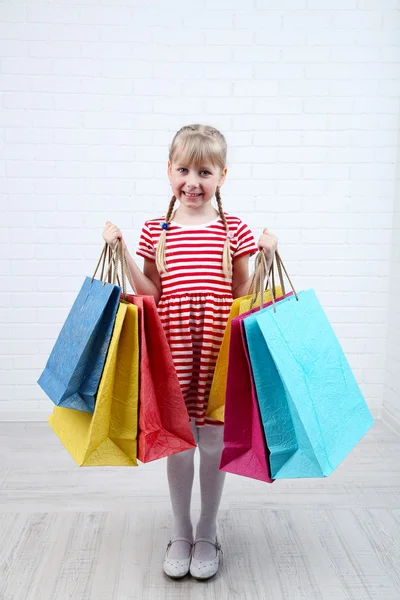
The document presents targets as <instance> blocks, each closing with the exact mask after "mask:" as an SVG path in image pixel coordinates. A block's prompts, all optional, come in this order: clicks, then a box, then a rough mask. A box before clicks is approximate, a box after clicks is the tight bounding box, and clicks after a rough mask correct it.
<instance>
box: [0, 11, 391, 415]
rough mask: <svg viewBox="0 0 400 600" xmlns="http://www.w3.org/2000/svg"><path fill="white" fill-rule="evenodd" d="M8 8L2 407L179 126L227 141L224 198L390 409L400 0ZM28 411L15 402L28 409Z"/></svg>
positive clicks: (1, 20) (11, 406)
mask: <svg viewBox="0 0 400 600" xmlns="http://www.w3.org/2000/svg"><path fill="white" fill-rule="evenodd" d="M146 5H147V3H145V2H143V1H141V0H103V1H101V0H96V1H95V0H72V1H71V0H68V1H67V0H58V2H57V4H56V3H54V2H51V1H50V0H48V2H44V1H42V0H36V1H35V2H33V0H32V1H28V0H26V1H25V2H23V1H19V0H10V1H3V2H2V3H1V5H0V40H1V43H0V50H1V55H2V59H1V63H0V89H1V113H0V132H1V141H2V143H1V146H0V152H1V158H2V161H1V163H0V164H1V166H0V189H1V194H2V196H1V197H2V208H3V210H2V221H1V238H0V240H1V259H0V277H1V286H2V292H3V293H2V294H0V321H1V325H0V328H1V335H0V355H1V362H2V372H1V385H0V413H1V412H3V414H5V412H6V411H10V410H11V411H14V412H16V414H18V415H22V416H23V415H32V414H35V413H36V414H39V413H40V411H41V410H42V413H43V412H48V411H49V409H50V403H49V401H48V400H47V399H46V397H45V396H44V394H43V393H42V392H41V390H40V389H39V387H38V386H37V385H36V383H35V382H36V379H37V377H38V375H39V374H40V372H41V369H42V368H43V366H44V364H45V362H46V359H47V356H48V353H49V351H50V349H51V347H52V345H53V343H54V341H55V338H56V336H57V334H58V332H59V330H60V327H61V325H62V323H63V320H64V319H65V316H66V315H67V312H68V310H69V307H70V306H71V303H72V302H73V300H74V297H75V295H76V293H77V291H78V289H79V286H80V285H81V282H82V279H83V277H84V276H85V275H86V274H90V273H91V272H92V270H93V267H94V264H95V261H96V258H97V256H98V254H99V251H100V249H101V243H102V240H101V231H102V227H103V225H104V222H105V221H106V220H107V219H108V220H111V221H114V222H116V223H117V224H118V225H119V226H120V227H121V228H122V230H123V231H124V233H125V236H126V238H127V240H128V242H129V245H130V247H131V248H132V249H134V248H135V246H136V243H137V240H138V236H139V231H140V228H141V225H142V223H143V221H144V220H145V219H146V218H149V217H152V216H155V215H158V214H161V213H162V212H163V210H164V209H165V206H166V204H167V202H168V198H169V194H170V188H169V185H168V179H167V176H166V161H167V151H168V144H169V143H170V141H171V139H172V136H173V134H174V133H175V131H176V130H177V129H178V128H179V127H180V126H182V125H183V124H185V123H190V122H206V123H210V124H213V125H215V126H217V127H219V128H220V129H221V130H222V131H223V132H224V133H225V134H226V137H227V140H228V143H229V176H228V180H227V182H226V184H225V186H224V188H223V199H224V203H225V208H226V210H228V211H231V212H235V213H237V214H238V215H239V216H241V217H243V218H244V219H245V220H246V221H247V222H248V223H249V225H250V226H251V227H252V228H253V230H254V233H255V235H256V236H258V235H259V234H260V231H261V228H262V225H264V226H267V227H269V228H270V229H271V230H272V231H274V232H275V233H277V235H278V236H279V239H280V247H281V253H282V255H283V257H284V258H285V261H286V263H287V266H288V268H289V270H290V273H291V274H292V275H293V279H294V282H295V283H296V285H297V287H298V288H302V287H314V288H315V289H316V290H317V293H318V295H319V297H320V299H321V301H322V303H323V305H324V307H325V308H326V311H327V313H328V315H329V317H330V319H331V320H332V323H333V326H334V328H335V331H336V332H337V334H338V336H339V338H340V340H341V342H342V344H343V347H344V349H345V350H346V352H347V355H348V358H349V361H350V363H351V365H352V367H353V368H354V370H355V373H356V376H357V379H358V381H359V383H360V385H361V387H362V390H363V391H364V393H365V395H366V397H367V399H368V402H369V404H370V406H371V408H373V409H374V410H377V409H379V407H380V406H381V405H382V399H383V389H384V380H385V377H384V364H385V353H386V343H385V340H386V328H387V313H386V307H387V304H388V289H389V277H388V275H389V256H390V242H391V228H392V217H393V205H394V180H395V162H396V148H397V139H396V132H397V129H398V121H399V109H398V97H399V95H400V78H399V44H400V42H399V40H400V37H399V33H400V32H399V28H400V27H399V10H398V9H399V6H400V5H399V2H398V1H395V0H379V1H378V0H346V1H344V0H340V1H338V0H335V1H334V0H324V1H323V2H320V1H317V0H283V1H282V2H279V3H274V2H271V1H267V0H253V1H252V2H248V3H246V7H244V4H243V2H242V1H240V2H239V1H238V0H230V1H229V2H228V1H226V2H225V0H197V1H194V0H192V1H191V2H183V0H169V1H168V2H167V3H165V2H163V1H161V0H153V1H152V2H151V3H150V6H149V7H147V6H146ZM19 411H20V412H19Z"/></svg>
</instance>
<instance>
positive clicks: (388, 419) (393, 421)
mask: <svg viewBox="0 0 400 600" xmlns="http://www.w3.org/2000/svg"><path fill="white" fill-rule="evenodd" d="M381 419H382V421H383V422H384V423H385V424H386V425H387V426H388V427H390V429H392V430H393V431H394V432H395V433H397V434H398V435H400V421H399V419H398V418H397V417H395V416H394V414H393V413H391V412H390V410H388V409H387V408H386V406H383V407H382V409H381Z"/></svg>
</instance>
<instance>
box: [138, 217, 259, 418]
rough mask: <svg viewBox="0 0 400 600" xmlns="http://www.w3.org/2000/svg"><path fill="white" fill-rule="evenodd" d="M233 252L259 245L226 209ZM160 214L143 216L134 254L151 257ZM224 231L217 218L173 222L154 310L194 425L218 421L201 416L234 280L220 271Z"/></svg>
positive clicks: (252, 250)
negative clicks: (182, 222) (158, 317)
mask: <svg viewBox="0 0 400 600" xmlns="http://www.w3.org/2000/svg"><path fill="white" fill-rule="evenodd" d="M225 217H226V220H227V223H228V225H229V230H230V232H231V234H233V238H232V239H231V256H232V261H233V265H234V261H235V258H237V257H239V256H243V255H244V254H254V253H255V252H256V251H257V246H256V245H255V242H254V237H253V234H252V233H251V231H250V229H249V228H248V226H247V225H246V224H245V223H243V221H241V220H240V219H239V218H238V217H235V216H232V215H229V214H227V213H225ZM163 220H164V218H160V219H152V220H150V221H146V223H145V224H144V226H143V229H142V233H141V236H140V242H139V248H138V250H137V254H138V255H139V256H142V257H143V258H147V259H149V260H153V261H154V260H155V250H156V248H157V244H158V240H159V237H160V234H161V226H160V223H161V222H162V221H163ZM225 240H226V230H225V227H224V224H223V222H222V220H221V218H220V217H218V218H216V219H214V220H213V221H211V222H210V223H204V224H201V225H180V224H178V223H176V222H174V221H172V222H171V224H170V227H169V229H168V233H167V242H166V252H165V258H166V264H167V268H168V273H163V274H161V276H160V277H161V284H162V294H161V297H160V301H159V303H158V313H159V315H160V319H161V322H162V324H163V326H164V329H165V333H166V336H167V340H168V343H169V346H170V348H171V353H172V358H173V361H174V365H175V368H176V371H177V374H178V378H179V383H180V385H181V389H182V393H183V396H184V399H185V403H186V407H187V410H188V413H189V416H190V417H192V418H194V419H195V421H196V425H197V427H203V426H204V425H222V423H220V422H219V421H216V420H214V419H210V418H209V417H206V416H205V412H206V409H207V402H208V396H209V393H210V388H211V382H212V378H213V374H214V368H215V363H216V360H217V356H218V352H219V349H220V345H221V342H222V337H223V335H224V330H225V327H226V323H227V320H228V317H229V312H230V308H231V304H232V299H233V298H232V280H228V279H226V277H225V275H224V273H223V271H222V252H223V248H224V243H225Z"/></svg>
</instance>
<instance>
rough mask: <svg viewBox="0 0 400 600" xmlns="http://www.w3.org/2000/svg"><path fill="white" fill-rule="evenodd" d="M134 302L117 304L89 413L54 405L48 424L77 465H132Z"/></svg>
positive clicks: (134, 449) (136, 345)
mask: <svg viewBox="0 0 400 600" xmlns="http://www.w3.org/2000/svg"><path fill="white" fill-rule="evenodd" d="M138 391H139V332H138V308H137V306H133V305H132V304H129V303H127V302H124V301H121V302H120V304H119V308H118V312H117V316H116V320H115V325H114V330H113V334H112V337H111V342H110V347H109V350H108V354H107V358H106V362H105V366H104V370H103V374H102V377H101V380H100V385H99V389H98V392H97V396H96V404H95V409H94V413H93V414H89V413H85V412H80V411H78V410H74V409H70V408H61V407H58V406H56V407H55V408H54V412H53V414H52V415H51V416H50V417H49V423H50V426H51V428H52V429H53V430H54V432H55V433H56V434H57V436H58V437H59V438H60V440H61V442H62V443H63V445H64V446H65V447H66V449H67V450H68V452H69V453H70V454H71V456H72V457H73V458H74V460H75V461H76V462H77V463H78V465H80V466H92V467H94V466H103V467H104V466H136V465H137V460H136V455H137V425H138Z"/></svg>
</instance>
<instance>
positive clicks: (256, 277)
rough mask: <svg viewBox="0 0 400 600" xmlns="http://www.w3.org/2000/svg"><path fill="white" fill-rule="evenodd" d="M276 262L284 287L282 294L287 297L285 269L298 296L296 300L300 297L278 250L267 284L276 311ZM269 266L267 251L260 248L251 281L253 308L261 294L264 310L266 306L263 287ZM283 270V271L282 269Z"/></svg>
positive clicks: (251, 305) (261, 303)
mask: <svg viewBox="0 0 400 600" xmlns="http://www.w3.org/2000/svg"><path fill="white" fill-rule="evenodd" d="M275 262H276V266H277V269H278V275H279V281H280V285H281V289H282V295H283V296H284V297H285V296H286V290H285V283H284V278H283V271H284V273H285V275H286V277H287V279H288V281H289V284H290V287H291V288H292V291H293V294H294V296H295V298H296V300H297V301H298V299H299V297H298V295H297V293H296V290H295V289H294V286H293V283H292V280H291V279H290V277H289V274H288V272H287V270H286V267H285V265H284V264H283V261H282V258H281V256H280V254H279V252H278V251H277V250H276V251H275V254H274V257H273V260H272V263H271V266H270V269H269V272H268V277H267V282H266V284H265V291H267V290H268V289H269V288H270V287H271V299H272V305H273V307H274V312H276V286H275V266H274V265H275ZM267 268H268V263H267V259H266V257H265V253H264V251H263V250H260V251H259V252H258V254H257V256H256V261H255V269H254V273H253V277H252V280H251V283H250V290H249V292H250V293H251V292H252V293H253V296H252V299H251V304H250V308H253V306H254V304H255V302H256V300H257V297H258V295H259V294H260V309H261V310H262V309H263V308H264V293H263V288H264V281H265V278H266V275H267ZM282 270H283V271H282Z"/></svg>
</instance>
